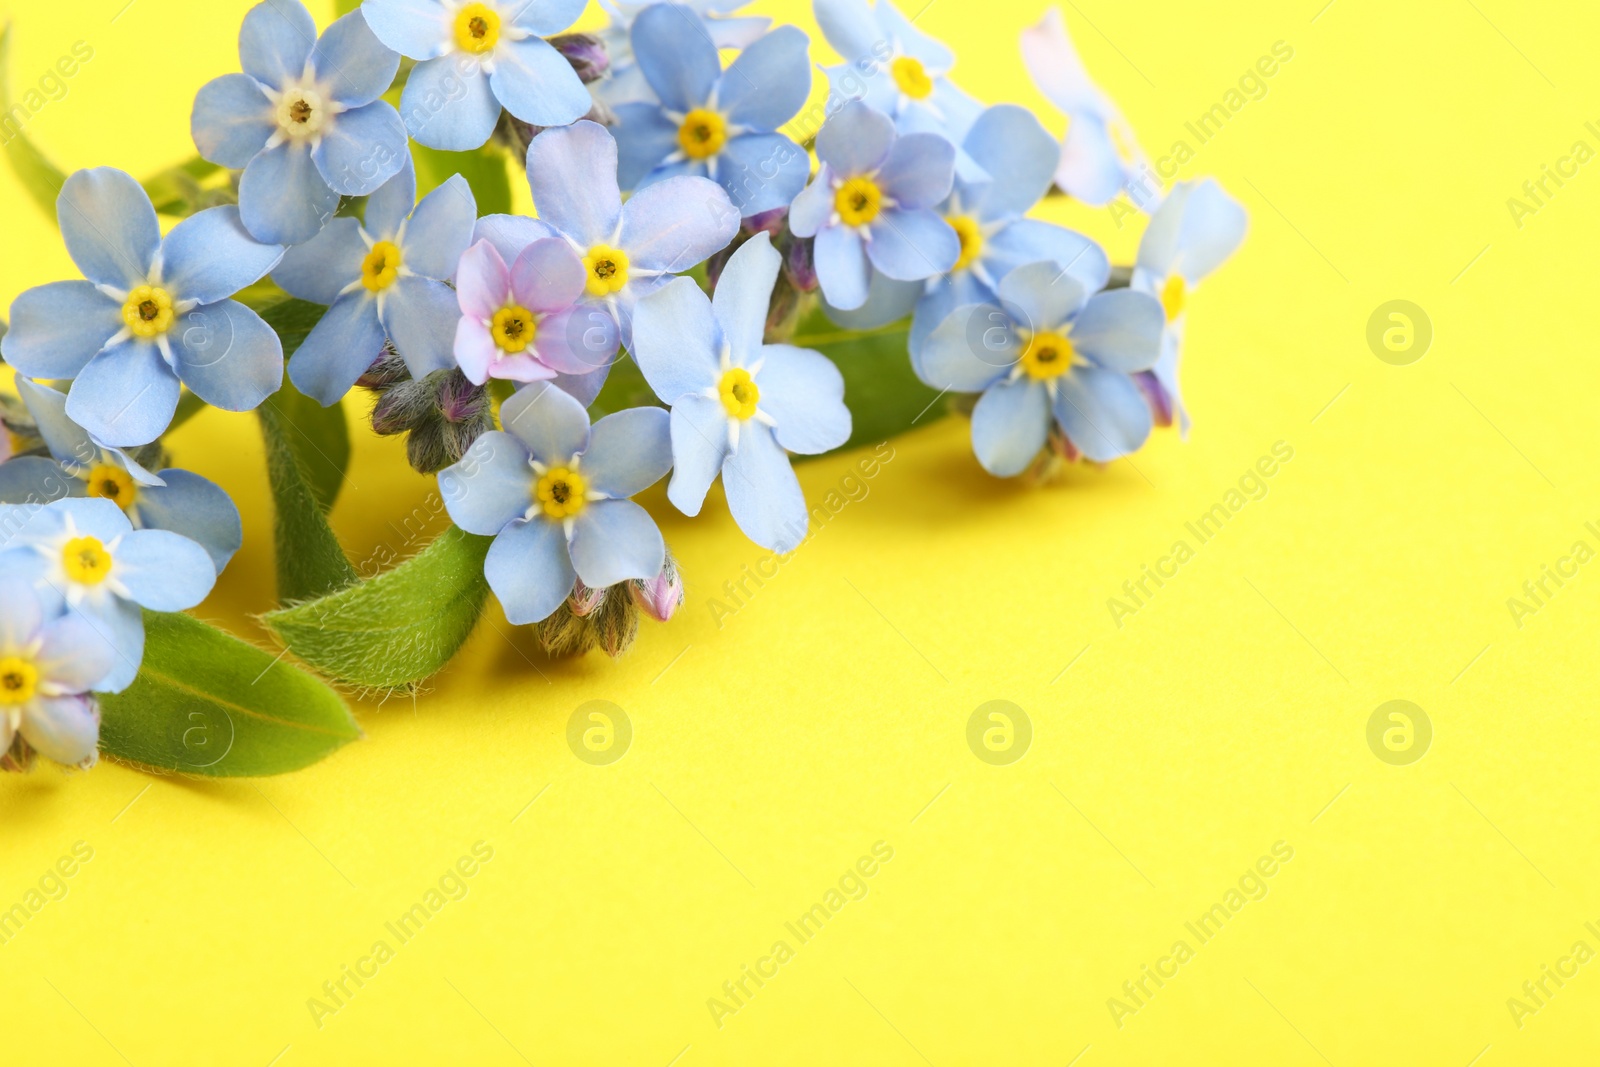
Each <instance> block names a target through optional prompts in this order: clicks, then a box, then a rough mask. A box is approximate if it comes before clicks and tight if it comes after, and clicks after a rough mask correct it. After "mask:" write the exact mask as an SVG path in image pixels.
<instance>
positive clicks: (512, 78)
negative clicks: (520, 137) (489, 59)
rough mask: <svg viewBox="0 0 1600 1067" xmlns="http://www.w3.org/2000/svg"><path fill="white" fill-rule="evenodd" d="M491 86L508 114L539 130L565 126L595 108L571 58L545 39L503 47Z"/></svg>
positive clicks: (491, 79) (496, 53)
mask: <svg viewBox="0 0 1600 1067" xmlns="http://www.w3.org/2000/svg"><path fill="white" fill-rule="evenodd" d="M489 84H490V85H491V86H492V87H493V88H494V95H495V96H496V97H498V98H499V100H500V103H501V104H503V105H504V106H505V109H506V110H507V111H509V112H511V114H513V115H515V116H516V117H517V118H519V119H521V120H522V121H523V122H529V123H532V124H533V125H535V126H565V125H567V124H568V123H572V122H576V121H578V120H579V119H581V118H583V116H584V115H587V114H588V113H589V109H590V108H592V107H594V100H593V98H591V97H590V96H589V90H587V89H585V88H584V87H583V81H582V80H581V79H580V78H579V77H578V72H577V71H575V70H573V69H572V64H571V63H568V62H567V57H566V56H564V55H562V54H561V53H560V52H557V51H556V50H555V48H553V47H552V46H551V45H550V42H548V41H546V40H545V39H544V38H542V37H525V38H523V39H522V40H520V41H511V42H507V43H504V44H502V45H501V46H500V48H499V49H498V50H496V52H495V60H494V73H493V74H491V75H489Z"/></svg>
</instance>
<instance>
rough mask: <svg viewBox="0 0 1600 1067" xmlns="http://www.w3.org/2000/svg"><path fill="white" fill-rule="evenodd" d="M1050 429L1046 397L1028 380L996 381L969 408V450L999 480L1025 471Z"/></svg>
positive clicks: (1048, 405) (1035, 384) (1034, 383)
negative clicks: (970, 412)
mask: <svg viewBox="0 0 1600 1067" xmlns="http://www.w3.org/2000/svg"><path fill="white" fill-rule="evenodd" d="M1049 430H1050V397H1049V395H1048V394H1047V393H1046V392H1045V388H1044V386H1043V385H1041V384H1039V383H1038V382H1036V381H1033V380H1031V379H1029V378H1026V377H1024V378H1018V379H1017V380H1015V381H1010V382H997V383H995V384H994V385H992V386H990V387H989V388H988V389H986V390H985V391H984V394H983V396H981V397H979V398H978V406H977V407H975V408H973V409H972V450H973V452H975V453H976V454H977V456H978V462H979V463H981V464H983V469H984V470H986V471H988V472H989V473H990V474H993V475H995V476H997V477H1000V478H1010V477H1013V476H1015V475H1018V474H1021V473H1022V472H1023V471H1024V470H1027V468H1028V464H1030V463H1032V462H1033V458H1034V457H1035V456H1036V455H1038V454H1039V450H1040V449H1041V448H1043V447H1044V443H1045V438H1046V436H1047V435H1048V433H1049Z"/></svg>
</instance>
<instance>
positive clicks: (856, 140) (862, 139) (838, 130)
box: [817, 100, 895, 178]
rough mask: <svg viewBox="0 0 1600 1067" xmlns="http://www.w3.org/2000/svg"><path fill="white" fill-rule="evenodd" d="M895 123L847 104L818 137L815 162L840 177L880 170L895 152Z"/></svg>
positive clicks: (863, 106) (858, 104)
mask: <svg viewBox="0 0 1600 1067" xmlns="http://www.w3.org/2000/svg"><path fill="white" fill-rule="evenodd" d="M894 142H895V135H894V123H893V122H892V121H891V120H890V119H889V117H888V116H886V115H883V114H881V113H880V112H877V111H874V110H873V109H872V108H870V107H868V106H867V105H866V104H864V103H862V102H860V101H859V100H858V101H854V102H852V103H849V104H846V105H845V106H844V107H842V108H840V109H839V111H838V112H837V113H835V114H834V116H833V117H832V118H831V119H829V120H828V121H827V122H826V123H825V124H824V125H823V127H822V130H821V132H819V133H818V134H817V158H818V159H820V160H822V162H824V163H826V164H828V166H830V167H832V168H833V169H834V170H835V171H837V172H838V173H839V174H840V175H842V176H843V177H847V178H849V177H854V176H855V175H857V174H867V173H870V172H872V171H875V170H877V169H878V168H879V167H881V166H883V163H884V161H885V160H886V159H888V158H889V151H890V150H891V149H892V148H894Z"/></svg>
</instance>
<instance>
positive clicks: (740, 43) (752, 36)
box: [589, 0, 772, 108]
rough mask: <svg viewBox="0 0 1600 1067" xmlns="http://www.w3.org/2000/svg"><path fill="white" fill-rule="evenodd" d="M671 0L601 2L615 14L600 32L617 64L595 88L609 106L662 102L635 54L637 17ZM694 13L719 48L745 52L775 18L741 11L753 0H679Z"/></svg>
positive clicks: (610, 12)
mask: <svg viewBox="0 0 1600 1067" xmlns="http://www.w3.org/2000/svg"><path fill="white" fill-rule="evenodd" d="M670 2H671V0H600V6H601V7H603V8H604V9H605V11H606V14H608V15H610V16H611V24H610V25H609V26H607V27H606V28H605V29H603V30H601V31H600V40H601V42H602V43H603V44H604V45H605V49H606V56H607V57H608V58H609V59H610V61H611V68H610V70H609V72H608V73H607V74H606V76H605V77H604V78H602V79H600V81H598V82H596V83H594V84H593V85H591V86H589V91H590V92H591V93H592V94H593V95H594V98H595V99H596V100H598V101H600V102H601V103H603V104H606V105H607V106H609V107H613V108H614V107H616V106H617V105H619V104H631V103H638V102H643V103H647V104H648V103H659V100H658V99H657V97H656V94H655V90H653V89H652V88H650V83H649V82H648V81H646V80H645V76H644V72H643V71H642V70H640V69H639V64H638V62H637V60H635V58H634V55H633V21H634V19H636V18H638V17H639V15H640V14H642V13H643V12H644V11H646V10H648V9H649V8H651V7H654V6H656V5H657V4H661V3H670ZM678 3H680V4H682V5H683V6H684V7H687V8H688V9H689V10H690V11H692V12H694V17H695V20H696V21H697V22H698V23H699V24H700V26H701V28H702V30H703V31H704V33H705V36H706V37H707V38H709V39H710V41H711V43H712V44H713V45H715V46H716V47H717V48H718V49H728V50H730V51H735V52H736V51H739V50H740V49H743V48H747V47H749V46H750V45H751V44H752V43H754V42H755V40H756V38H758V37H760V36H761V35H762V34H764V33H766V32H767V28H768V27H769V26H771V25H772V20H771V19H769V18H766V17H764V16H761V15H735V14H734V12H736V11H738V10H739V9H740V8H742V7H748V6H749V4H750V0H678Z"/></svg>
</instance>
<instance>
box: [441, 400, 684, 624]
mask: <svg viewBox="0 0 1600 1067" xmlns="http://www.w3.org/2000/svg"><path fill="white" fill-rule="evenodd" d="M500 421H501V424H502V425H503V426H505V429H504V430H503V431H502V430H491V431H490V432H488V433H486V434H484V435H483V436H482V437H479V438H478V439H477V440H476V441H474V442H473V443H472V447H471V448H469V449H468V450H467V454H466V455H465V456H463V457H462V458H461V462H459V463H457V464H455V465H454V466H452V467H447V468H445V469H444V470H442V471H440V472H439V492H440V494H441V495H442V496H443V497H444V502H445V508H446V509H447V510H448V511H449V512H450V518H451V519H453V520H454V521H455V524H456V525H457V526H459V527H461V528H462V529H463V530H466V531H467V532H468V533H475V534H481V535H483V536H493V537H494V544H493V545H492V546H490V548H489V555H488V557H487V558H486V559H485V560H484V564H483V573H484V577H485V578H487V579H488V580H489V588H491V589H493V590H494V594H495V596H496V597H498V598H499V600H500V604H501V606H502V607H503V608H505V612H506V618H507V619H508V620H510V621H511V622H513V623H516V624H519V625H520V624H523V623H535V622H540V621H541V620H543V619H546V618H548V617H549V616H550V614H551V613H552V612H553V611H555V610H556V608H558V607H560V606H561V603H562V601H564V600H566V599H567V597H568V595H570V594H571V592H572V590H573V586H574V585H575V584H576V582H577V581H578V580H580V579H581V580H582V581H583V584H584V585H586V586H588V587H589V588H590V589H604V588H606V587H608V586H612V585H616V584H617V583H618V582H625V581H629V580H640V581H643V580H647V579H651V578H654V577H655V576H656V575H657V574H659V573H660V572H661V566H662V563H663V561H664V560H665V559H666V545H665V543H664V542H663V541H662V539H661V531H660V530H659V529H657V528H656V524H655V521H654V520H653V519H651V518H650V515H649V514H648V513H647V512H646V511H645V510H644V508H642V507H640V506H639V505H638V504H635V503H634V502H633V501H632V500H630V499H628V498H629V497H631V496H634V495H635V494H637V493H641V492H643V491H644V490H646V489H648V488H649V487H650V486H652V485H654V484H655V483H656V482H658V481H660V480H661V478H662V476H664V475H665V474H666V473H667V469H668V468H669V467H670V466H671V465H672V450H671V446H670V444H669V437H668V429H667V413H666V412H665V411H663V410H661V409H660V408H629V409H628V410H626V411H619V412H617V413H616V414H614V415H607V416H606V417H605V418H603V419H601V420H600V421H599V422H597V423H595V424H594V426H593V427H592V428H591V427H590V425H589V416H588V413H587V412H585V411H584V409H583V405H582V404H580V403H578V401H576V400H574V399H573V398H572V397H571V396H569V395H568V394H567V393H565V392H563V391H562V390H560V389H557V388H556V387H555V386H553V385H551V384H549V383H548V382H535V383H534V384H532V385H529V386H525V387H523V388H522V389H519V390H518V391H517V392H516V393H514V394H512V396H511V399H509V400H507V401H506V402H505V404H503V405H502V406H501V408H500Z"/></svg>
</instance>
